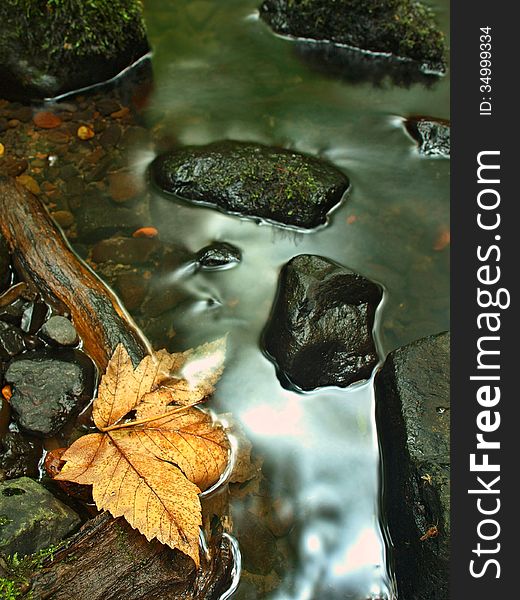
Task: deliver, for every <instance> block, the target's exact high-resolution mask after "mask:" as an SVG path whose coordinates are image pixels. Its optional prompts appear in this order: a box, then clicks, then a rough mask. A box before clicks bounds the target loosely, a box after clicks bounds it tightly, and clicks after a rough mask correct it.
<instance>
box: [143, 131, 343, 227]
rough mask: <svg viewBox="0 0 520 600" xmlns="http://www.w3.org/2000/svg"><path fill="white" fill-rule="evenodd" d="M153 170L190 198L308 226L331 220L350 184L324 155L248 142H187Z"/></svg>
mask: <svg viewBox="0 0 520 600" xmlns="http://www.w3.org/2000/svg"><path fill="white" fill-rule="evenodd" d="M150 171H151V177H152V180H153V181H154V183H155V184H156V185H157V186H159V187H160V188H161V189H162V190H164V191H165V192H168V193H172V194H176V195H177V196H179V197H181V198H184V199H186V200H191V201H193V202H195V203H201V204H204V205H208V206H214V207H218V208H220V209H221V210H224V211H226V212H230V213H233V214H239V215H243V216H249V217H253V218H260V219H267V220H269V221H274V222H276V223H282V224H285V225H290V226H294V227H299V228H304V229H313V228H315V227H317V226H318V225H323V224H324V223H326V221H327V213H328V212H329V211H330V210H331V209H332V208H334V207H335V206H336V205H337V204H338V203H339V202H340V201H341V200H342V198H343V195H344V193H345V192H346V190H347V189H348V187H349V181H348V179H347V177H346V176H345V175H343V173H341V172H340V171H338V170H337V169H336V168H335V167H333V166H332V165H330V164H328V163H326V162H324V161H322V160H319V159H317V158H314V157H311V156H306V155H304V154H299V153H297V152H292V151H290V150H284V149H282V148H275V147H270V146H264V145H262V144H253V143H247V142H234V141H224V142H216V143H213V144H209V145H207V146H187V147H184V148H181V149H179V150H174V151H172V152H169V153H167V154H163V155H162V156H159V157H158V158H156V159H155V160H154V161H153V163H152V165H151V168H150Z"/></svg>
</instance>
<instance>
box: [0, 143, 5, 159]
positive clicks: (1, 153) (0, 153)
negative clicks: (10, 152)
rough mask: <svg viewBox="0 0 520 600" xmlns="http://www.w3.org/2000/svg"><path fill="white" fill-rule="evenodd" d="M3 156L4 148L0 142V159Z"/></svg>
mask: <svg viewBox="0 0 520 600" xmlns="http://www.w3.org/2000/svg"><path fill="white" fill-rule="evenodd" d="M4 154H5V146H4V145H3V144H2V143H1V142H0V157H1V156H3V155H4Z"/></svg>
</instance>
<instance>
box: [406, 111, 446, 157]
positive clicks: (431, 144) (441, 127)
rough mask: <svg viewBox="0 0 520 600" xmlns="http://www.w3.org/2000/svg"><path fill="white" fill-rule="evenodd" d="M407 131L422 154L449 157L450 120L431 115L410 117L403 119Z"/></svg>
mask: <svg viewBox="0 0 520 600" xmlns="http://www.w3.org/2000/svg"><path fill="white" fill-rule="evenodd" d="M405 127H406V130H407V131H408V133H409V134H410V135H411V136H412V137H413V139H414V140H415V141H416V142H417V145H418V147H419V153H420V154H423V155H424V156H443V157H445V158H449V157H450V122H449V121H445V120H443V119H433V118H431V117H410V118H409V119H407V120H406V121H405Z"/></svg>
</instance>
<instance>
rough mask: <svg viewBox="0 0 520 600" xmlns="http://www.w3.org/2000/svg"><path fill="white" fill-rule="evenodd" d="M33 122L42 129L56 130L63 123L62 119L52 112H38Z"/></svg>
mask: <svg viewBox="0 0 520 600" xmlns="http://www.w3.org/2000/svg"><path fill="white" fill-rule="evenodd" d="M33 122H34V124H35V125H36V127H39V128H40V129H55V128H56V127H59V126H60V125H61V123H62V121H61V119H60V117H58V115H55V114H54V113H51V112H37V113H36V114H35V115H34V117H33Z"/></svg>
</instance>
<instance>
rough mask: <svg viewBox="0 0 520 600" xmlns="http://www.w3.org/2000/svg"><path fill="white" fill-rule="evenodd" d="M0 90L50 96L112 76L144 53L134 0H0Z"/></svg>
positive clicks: (139, 15) (27, 96)
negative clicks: (39, 0)
mask: <svg viewBox="0 0 520 600" xmlns="http://www.w3.org/2000/svg"><path fill="white" fill-rule="evenodd" d="M0 22H1V23H3V26H2V27H1V35H0V96H4V97H6V98H11V99H13V98H15V99H32V98H45V97H55V96H58V95H60V94H64V93H67V92H71V91H74V90H77V89H80V88H83V87H86V86H90V85H93V84H96V83H100V82H103V81H106V80H107V79H110V78H111V77H114V76H115V75H117V74H118V73H119V72H121V71H122V70H123V69H125V68H126V67H128V66H129V65H131V64H132V63H134V62H135V61H136V60H137V59H139V58H141V57H142V56H144V55H145V54H146V53H147V52H148V50H149V46H148V42H147V40H146V33H145V29H144V24H143V18H142V4H141V2H139V1H138V0H114V1H113V2H106V1H105V0H92V1H91V2H84V1H83V0H67V1H65V0H55V1H54V2H53V3H52V7H50V5H48V3H47V2H32V1H30V0H20V1H18V2H2V3H1V4H0Z"/></svg>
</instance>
